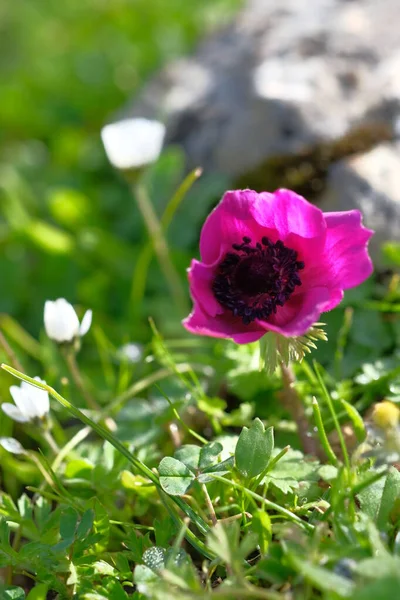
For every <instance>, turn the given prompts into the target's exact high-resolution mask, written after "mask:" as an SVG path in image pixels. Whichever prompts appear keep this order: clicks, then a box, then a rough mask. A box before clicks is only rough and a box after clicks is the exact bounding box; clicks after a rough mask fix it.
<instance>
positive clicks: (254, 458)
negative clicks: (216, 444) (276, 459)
mask: <svg viewBox="0 0 400 600" xmlns="http://www.w3.org/2000/svg"><path fill="white" fill-rule="evenodd" d="M273 448H274V433H273V428H272V427H269V428H268V429H267V430H266V429H265V427H264V424H263V423H262V421H260V419H254V421H253V423H252V425H251V427H250V429H248V428H247V427H243V429H242V432H241V434H240V436H239V439H238V443H237V445H236V450H235V460H236V466H237V468H238V469H239V471H240V472H241V473H242V475H244V476H245V477H249V478H252V477H256V475H259V474H260V473H262V472H263V471H264V469H265V468H266V467H267V466H268V463H269V460H270V458H271V453H272V450H273Z"/></svg>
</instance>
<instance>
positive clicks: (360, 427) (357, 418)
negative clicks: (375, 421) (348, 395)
mask: <svg viewBox="0 0 400 600" xmlns="http://www.w3.org/2000/svg"><path fill="white" fill-rule="evenodd" d="M341 404H342V406H343V408H344V409H345V410H346V412H347V415H348V417H349V419H350V421H351V423H352V425H353V429H354V433H355V434H356V438H357V440H358V441H359V442H360V443H361V442H363V441H364V440H365V437H366V435H367V434H366V431H365V425H364V421H363V420H362V417H361V415H360V413H359V412H358V410H357V409H356V408H355V407H354V406H353V405H352V404H350V403H349V402H346V400H341Z"/></svg>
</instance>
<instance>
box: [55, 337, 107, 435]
mask: <svg viewBox="0 0 400 600" xmlns="http://www.w3.org/2000/svg"><path fill="white" fill-rule="evenodd" d="M65 360H66V362H67V365H68V369H69V372H70V373H71V376H72V379H73V380H74V382H75V385H76V387H77V388H78V389H79V391H80V392H81V394H82V396H83V397H84V398H85V401H86V404H87V406H88V408H91V409H92V410H93V411H96V412H98V413H101V410H102V408H101V406H100V405H99V404H98V403H97V402H96V400H95V399H94V398H93V396H92V395H91V393H90V392H89V391H88V390H87V388H86V386H85V384H84V382H83V379H82V375H81V372H80V370H79V367H78V363H77V361H76V356H75V352H74V351H73V350H71V349H70V348H68V349H67V350H66V352H65ZM104 423H105V425H106V427H107V428H108V429H109V430H110V431H115V430H116V429H117V425H116V423H115V421H114V419H112V418H111V417H106V418H105V420H104Z"/></svg>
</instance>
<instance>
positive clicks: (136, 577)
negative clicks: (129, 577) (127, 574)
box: [133, 565, 159, 594]
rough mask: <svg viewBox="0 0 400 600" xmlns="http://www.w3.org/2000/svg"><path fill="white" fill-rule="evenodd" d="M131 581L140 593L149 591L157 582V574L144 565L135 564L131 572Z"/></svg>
mask: <svg viewBox="0 0 400 600" xmlns="http://www.w3.org/2000/svg"><path fill="white" fill-rule="evenodd" d="M133 581H134V582H135V584H136V586H137V589H138V591H139V592H140V593H142V594H148V593H151V588H152V587H153V585H154V584H156V583H158V582H159V576H158V575H157V573H156V572H155V571H153V570H152V569H149V567H147V566H146V565H136V567H135V570H134V573H133Z"/></svg>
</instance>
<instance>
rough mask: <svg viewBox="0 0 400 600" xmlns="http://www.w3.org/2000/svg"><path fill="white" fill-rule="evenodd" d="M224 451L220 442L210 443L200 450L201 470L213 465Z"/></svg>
mask: <svg viewBox="0 0 400 600" xmlns="http://www.w3.org/2000/svg"><path fill="white" fill-rule="evenodd" d="M222 450H223V448H222V444H220V443H219V442H210V443H209V444H206V445H205V446H203V447H202V448H201V450H200V456H199V469H201V470H203V469H206V468H207V467H210V466H211V465H213V464H214V463H215V462H216V458H217V457H218V456H219V455H220V454H221V452H222Z"/></svg>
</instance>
